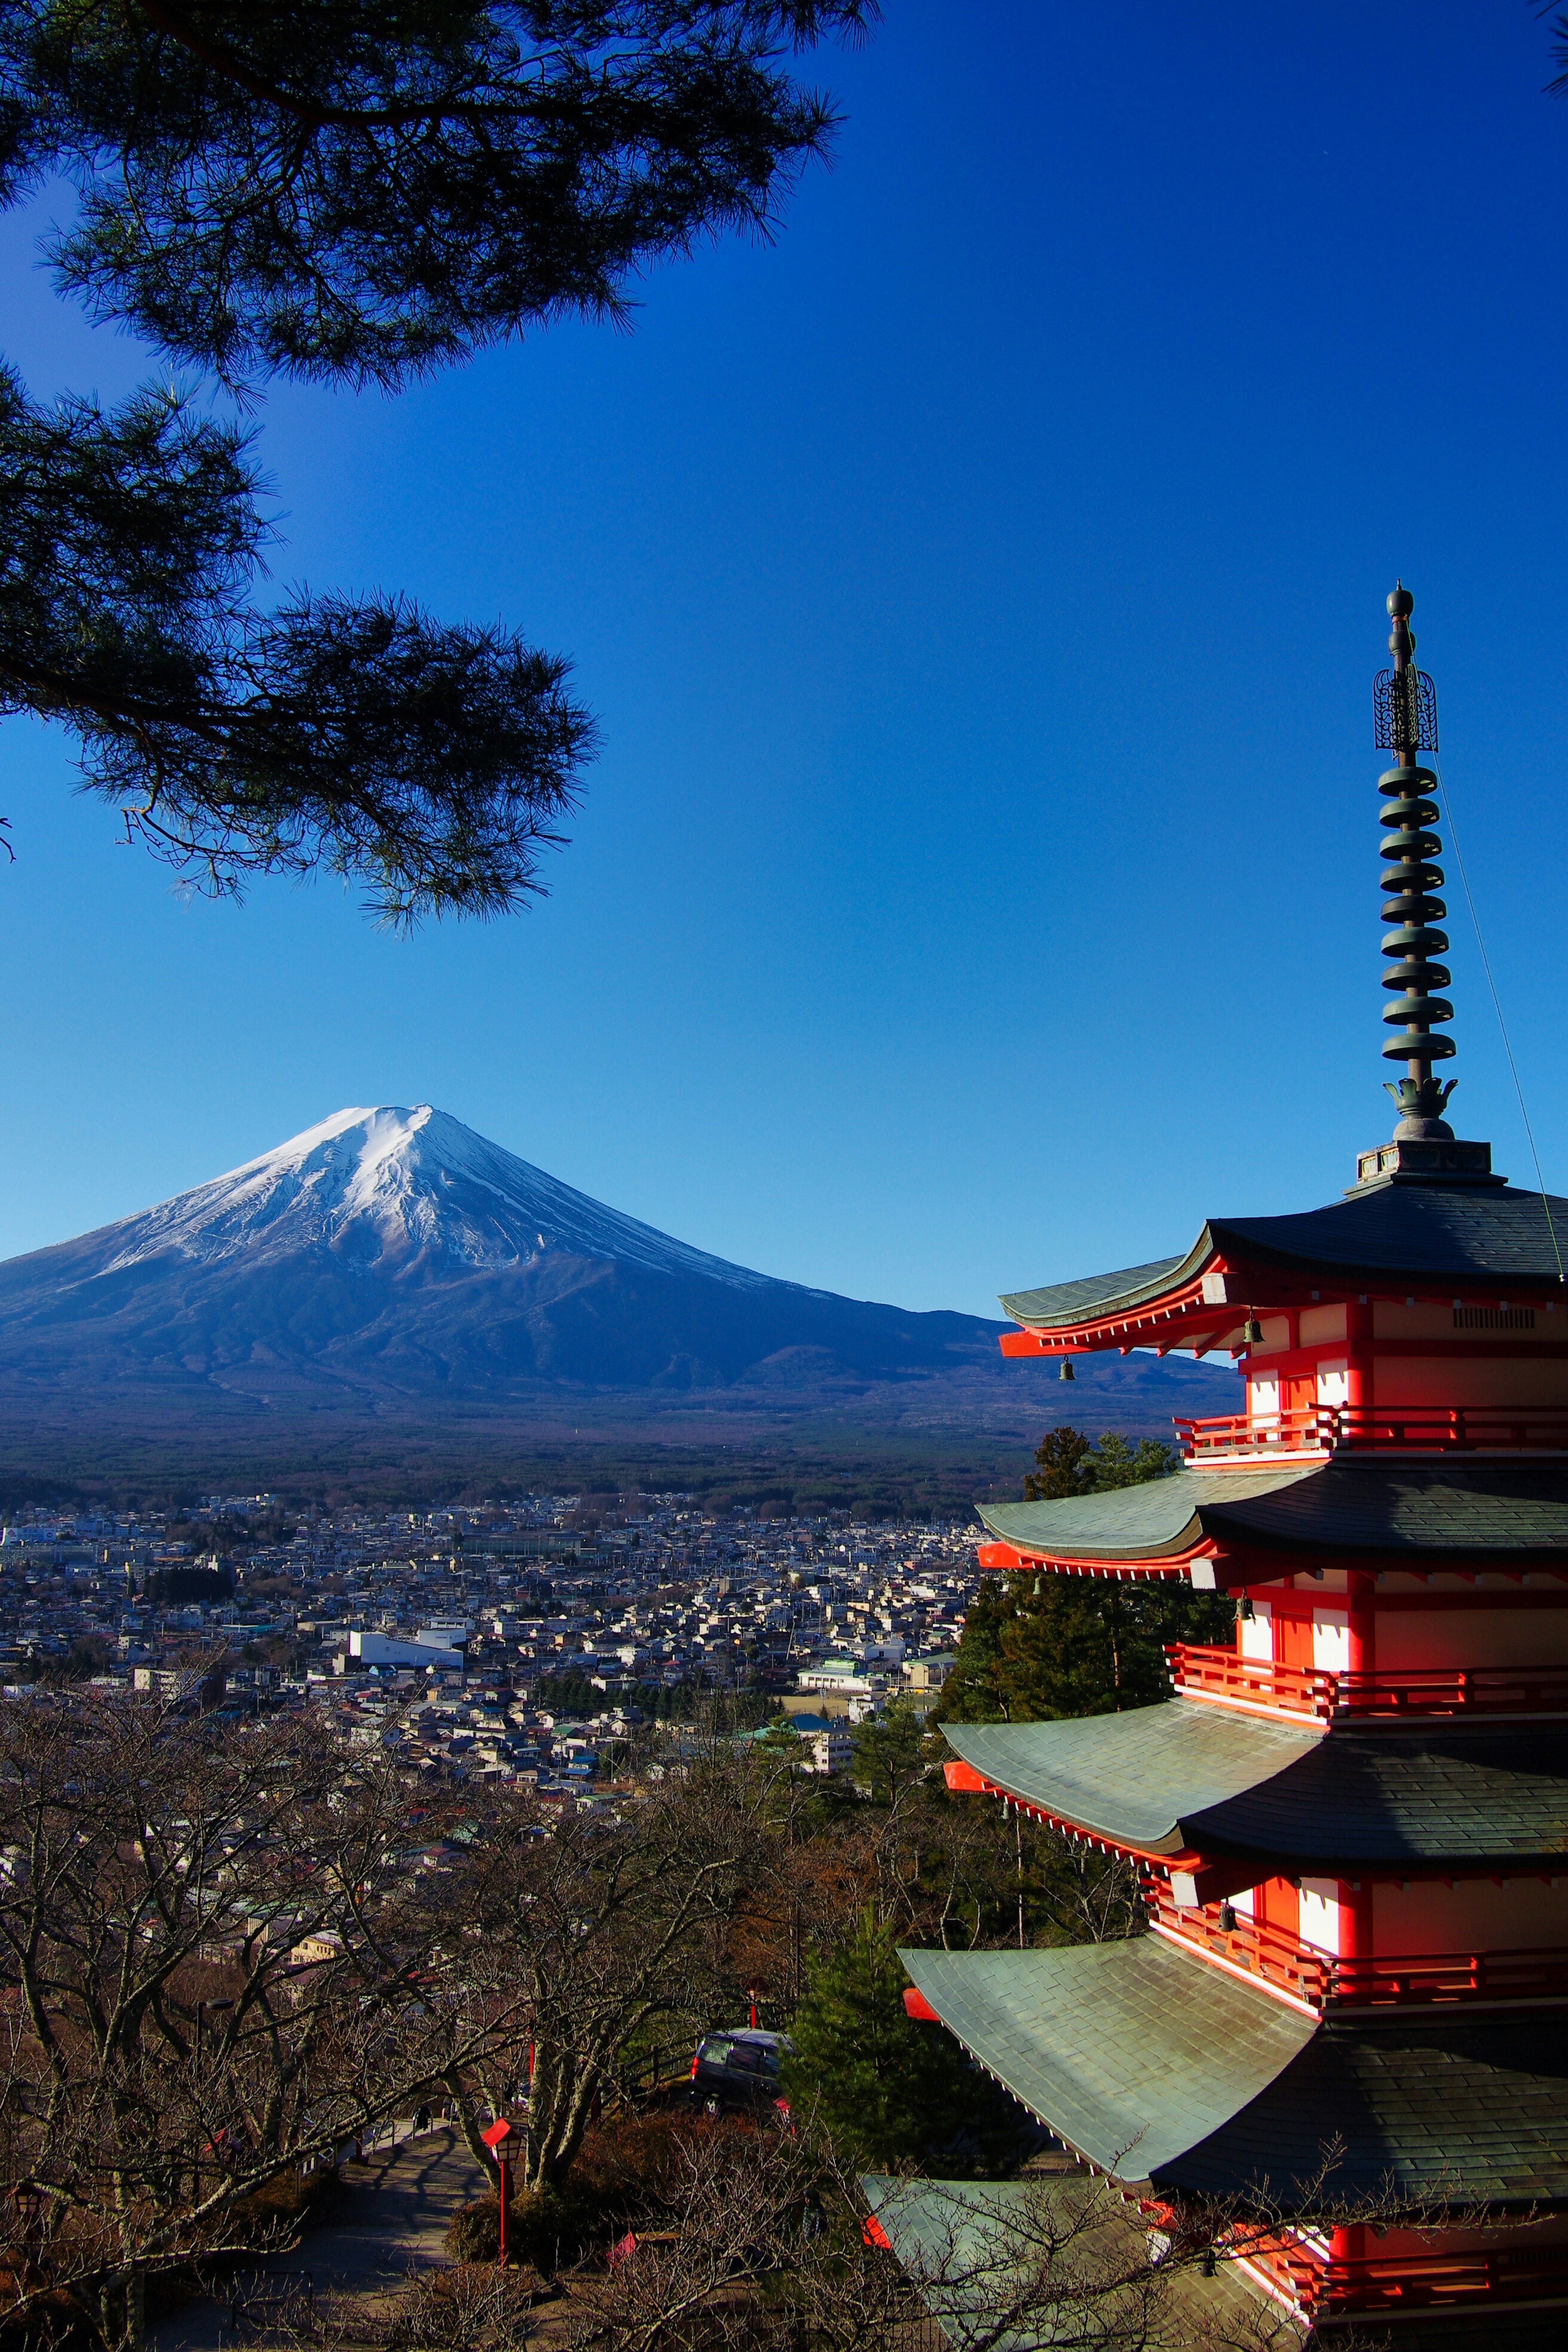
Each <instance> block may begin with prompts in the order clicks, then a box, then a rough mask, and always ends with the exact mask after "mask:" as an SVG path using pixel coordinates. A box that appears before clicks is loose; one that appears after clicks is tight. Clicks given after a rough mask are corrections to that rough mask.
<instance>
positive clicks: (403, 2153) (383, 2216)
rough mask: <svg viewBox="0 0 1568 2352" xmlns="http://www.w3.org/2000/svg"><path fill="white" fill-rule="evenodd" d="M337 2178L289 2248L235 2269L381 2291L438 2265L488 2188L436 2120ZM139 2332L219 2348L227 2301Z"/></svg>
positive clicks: (176, 2348)
mask: <svg viewBox="0 0 1568 2352" xmlns="http://www.w3.org/2000/svg"><path fill="white" fill-rule="evenodd" d="M342 2177H343V2181H344V2184H345V2189H346V2194H345V2195H344V2196H343V2198H342V2200H341V2201H340V2202H339V2204H338V2205H337V2206H336V2207H335V2208H334V2209H333V2213H332V2218H331V2221H329V2222H326V2223H325V2224H323V2226H322V2227H321V2228H320V2229H317V2230H311V2231H307V2233H306V2234H305V2236H304V2237H303V2238H301V2240H300V2243H299V2245H298V2246H297V2247H296V2248H295V2249H294V2251H293V2252H291V2253H287V2254H276V2255H269V2256H266V2257H264V2258H263V2260H262V2261H261V2262H259V2263H258V2264H257V2265H256V2269H255V2271H254V2272H247V2273H244V2276H245V2278H246V2279H247V2281H248V2280H250V2279H253V2278H255V2277H257V2276H258V2274H265V2275H268V2276H271V2277H274V2278H276V2279H277V2283H278V2284H279V2287H281V2286H283V2285H284V2284H286V2281H285V2279H284V2278H282V2277H281V2276H279V2273H292V2274H293V2275H294V2276H295V2277H297V2276H298V2274H299V2273H300V2272H302V2271H309V2272H310V2279H311V2284H312V2285H313V2287H314V2290H315V2292H316V2294H319V2295H320V2294H369V2295H376V2294H385V2293H387V2292H388V2291H390V2290H392V2289H395V2287H397V2286H399V2285H400V2284H402V2282H403V2280H404V2279H405V2277H406V2275H407V2273H408V2272H409V2271H410V2270H427V2269H436V2268H440V2267H442V2266H443V2265H444V2264H445V2263H446V2262H447V2250H446V2246H445V2243H444V2240H445V2237H446V2233H447V2222H448V2221H450V2220H451V2218H452V2214H453V2212H454V2210H456V2208H457V2207H458V2206H459V2205H467V2204H468V2203H470V2202H471V2201H472V2200H473V2199H474V2198H476V2197H478V2196H479V2194H480V2192H481V2190H482V2189H484V2188H485V2187H486V2186H487V2183H486V2181H485V2179H484V2176H483V2174H482V2173H481V2172H480V2169H479V2166H478V2165H477V2164H476V2163H475V2162H474V2160H473V2158H472V2157H471V2156H470V2155H469V2154H468V2149H467V2148H466V2147H464V2145H463V2142H462V2139H461V2137H459V2135H458V2133H457V2132H456V2131H453V2130H449V2129H447V2127H446V2126H439V2127H437V2129H436V2130H435V2131H430V2132H425V2133H422V2134H421V2135H420V2136H419V2137H417V2138H405V2139H403V2140H401V2141H399V2143H398V2145H397V2147H396V2148H395V2150H391V2151H389V2150H386V2149H384V2148H383V2149H378V2150H376V2151H375V2152H374V2154H373V2155H371V2157H370V2158H369V2159H368V2161H367V2162H365V2163H363V2164H353V2163H350V2164H347V2165H345V2166H344V2168H343V2175H342ZM147 2334H148V2340H149V2343H150V2344H151V2345H152V2346H153V2347H155V2352H220V2347H225V2352H226V2347H229V2346H231V2345H232V2344H233V2343H234V2342H235V2341H236V2338H235V2336H234V2335H233V2332H232V2330H231V2327H230V2325H229V2306H228V2303H227V2301H226V2300H225V2301H222V2302H216V2301H207V2300H204V2301H202V2302H200V2303H188V2304H186V2305H184V2307H183V2308H182V2309H181V2310H179V2311H174V2312H171V2313H170V2314H169V2315H168V2317H167V2318H166V2319H162V2320H159V2321H158V2322H157V2324H156V2325H155V2326H151V2327H149V2329H148V2331H147ZM241 2340H243V2341H244V2342H246V2343H247V2344H252V2345H253V2344H255V2343H256V2341H257V2331H256V2330H254V2329H249V2328H247V2329H246V2330H245V2331H244V2332H243V2336H242V2339H241Z"/></svg>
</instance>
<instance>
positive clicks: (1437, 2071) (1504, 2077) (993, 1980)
mask: <svg viewBox="0 0 1568 2352" xmlns="http://www.w3.org/2000/svg"><path fill="white" fill-rule="evenodd" d="M899 1958H900V1960H901V1961H902V1963H903V1965H904V1968H905V1969H906V1970H907V1971H908V1973H909V1975H910V1979H911V1980H912V1981H913V1983H914V1984H915V1986H916V1987H917V1989H918V1990H919V1991H920V1992H921V1995H922V1996H923V1998H924V1999H925V2000H927V2001H929V2003H930V2004H931V2008H932V2009H933V2010H934V2011H936V2013H937V2015H938V2017H939V2018H940V2019H941V2020H942V2023H943V2024H944V2025H945V2026H946V2027H947V2028H948V2030H949V2032H952V2034H953V2035H954V2036H955V2037H956V2038H957V2040H958V2041H959V2042H962V2043H963V2047H964V2048H965V2049H966V2050H967V2051H969V2053H971V2055H972V2056H973V2057H974V2058H975V2059H976V2060H977V2061H978V2063H980V2064H981V2065H982V2066H983V2067H984V2069H985V2070H986V2072H987V2073H988V2074H992V2075H994V2077H995V2078H996V2080H997V2081H998V2082H1000V2083H1001V2084H1004V2086H1005V2088H1006V2089H1007V2090H1008V2091H1010V2092H1011V2093H1012V2095H1013V2096H1014V2097H1015V2098H1016V2099H1018V2100H1019V2101H1021V2103H1022V2104H1023V2105H1025V2106H1026V2107H1028V2108H1029V2109H1030V2111H1031V2112H1032V2113H1033V2114H1035V2115H1036V2116H1038V2117H1039V2118H1040V2120H1041V2121H1042V2122H1043V2123H1045V2124H1047V2126H1049V2128H1050V2129H1051V2130H1052V2131H1053V2132H1055V2133H1056V2134H1057V2135H1058V2137H1060V2138H1061V2139H1063V2140H1065V2141H1066V2142H1067V2144H1068V2147H1070V2148H1072V2149H1073V2150H1074V2151H1075V2153H1077V2154H1078V2155H1079V2156H1080V2157H1081V2158H1084V2159H1086V2160H1087V2161H1088V2162H1089V2163H1090V2164H1093V2165H1097V2166H1099V2167H1100V2168H1101V2169H1102V2170H1103V2171H1105V2172H1107V2173H1109V2174H1110V2175H1111V2177H1112V2178H1113V2179H1119V2180H1121V2181H1122V2182H1124V2183H1126V2184H1127V2185H1128V2186H1133V2185H1135V2184H1142V2183H1143V2182H1152V2184H1153V2186H1154V2187H1156V2188H1158V2189H1166V2190H1176V2189H1181V2190H1185V2191H1188V2192H1190V2193H1199V2194H1206V2195H1212V2196H1224V2197H1235V2198H1238V2199H1241V2200H1247V2198H1248V2196H1250V2195H1258V2194H1259V2193H1267V2195H1268V2201H1269V2203H1270V2204H1271V2205H1274V2206H1278V2205H1279V2204H1283V2205H1284V2206H1285V2207H1286V2208H1287V2209H1289V2206H1290V2205H1291V2204H1292V2203H1293V2202H1295V2201H1297V2200H1300V2201H1301V2203H1302V2205H1303V2207H1304V2209H1305V2210H1313V2209H1316V2210H1321V2208H1322V2206H1323V2204H1324V2203H1325V2201H1327V2200H1336V2199H1345V2200H1354V2199H1362V2198H1372V2199H1375V2200H1377V2202H1378V2204H1379V2206H1380V2207H1381V2208H1382V2209H1383V2210H1389V2209H1390V2208H1397V2207H1398V2206H1400V2205H1401V2204H1418V2203H1423V2202H1426V2201H1428V2200H1432V2199H1440V2200H1453V2201H1458V2202H1459V2203H1462V2204H1464V2205H1466V2206H1468V2207H1483V2206H1484V2207H1486V2208H1488V2209H1489V2210H1499V2209H1505V2210H1509V2209H1518V2208H1521V2207H1522V2208H1529V2207H1531V2206H1537V2207H1539V2206H1549V2205H1561V2204H1563V2202H1564V2201H1568V2103H1565V2102H1564V2100H1563V2095H1562V2086H1563V2081H1564V2079H1568V2012H1565V2011H1562V2010H1542V2011H1538V2012H1535V2013H1533V2014H1532V2015H1531V2017H1530V2019H1529V2022H1528V2029H1527V2030H1526V2031H1524V2032H1521V2022H1522V2021H1521V2016H1520V2014H1519V2012H1517V2011H1514V2012H1510V2013H1509V2014H1508V2015H1506V2016H1500V2015H1497V2014H1491V2015H1484V2014H1477V2013H1472V2014H1461V2013H1459V2012H1457V2011H1448V2012H1447V2013H1445V2014H1443V2015H1441V2016H1434V2015H1433V2014H1431V2013H1430V2012H1426V2013H1423V2014H1420V2015H1412V2014H1409V2013H1403V2014H1401V2013H1390V2014H1388V2015H1386V2016H1383V2017H1379V2018H1378V2019H1377V2020H1375V2021H1363V2022H1358V2023H1357V2024H1355V2025H1353V2026H1352V2025H1350V2024H1348V2023H1337V2024H1334V2025H1331V2026H1325V2025H1324V2024H1322V2023H1321V2021H1319V2020H1317V2019H1316V2018H1313V2017H1311V2016H1310V2015H1303V2014H1301V2013H1300V2012H1299V2011H1297V2010H1295V2009H1294V2008H1291V2007H1288V2006H1287V2005H1286V2004H1285V2002H1283V2001H1282V2000H1276V1999H1275V1998H1273V1997H1272V1996H1271V1995H1269V1994H1268V1992H1265V1991H1263V1990H1259V1989H1258V1988H1257V1987H1254V1986H1251V1985H1248V1984H1247V1983H1245V1982H1243V1981H1241V1980H1240V1979H1236V1978H1233V1977H1231V1976H1229V1975H1227V1974H1226V1972H1225V1971H1224V1970H1222V1969H1217V1968H1214V1967H1212V1966H1210V1965H1209V1964H1208V1963H1207V1962H1206V1961H1205V1960H1203V1959H1202V1958H1198V1957H1196V1956H1194V1955H1192V1954H1188V1953H1185V1952H1184V1951H1182V1950H1181V1949H1180V1948H1178V1947H1176V1946H1175V1945H1174V1944H1173V1943H1172V1942H1171V1941H1170V1940H1169V1939H1168V1938H1166V1937H1163V1936H1139V1937H1131V1939H1129V1940H1128V1941H1126V1942H1121V1943H1110V1944H1079V1945H1069V1946H1068V1947H1066V1948H1058V1949H1056V1950H1047V1951H1024V1952H1016V1951H1014V1952H1009V1951H995V1952H927V1951H910V1950H901V1951H900V1954H899Z"/></svg>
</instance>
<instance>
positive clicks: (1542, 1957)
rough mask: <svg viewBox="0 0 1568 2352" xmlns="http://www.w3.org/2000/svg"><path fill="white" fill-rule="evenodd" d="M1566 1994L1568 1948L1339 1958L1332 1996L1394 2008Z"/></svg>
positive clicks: (1353, 2004)
mask: <svg viewBox="0 0 1568 2352" xmlns="http://www.w3.org/2000/svg"><path fill="white" fill-rule="evenodd" d="M1565 1997H1568V1951H1563V1950H1562V1949H1557V1950H1555V1951H1554V1950H1552V1948H1550V1947H1548V1946H1538V1947H1536V1948H1533V1949H1521V1950H1518V1951H1512V1952H1416V1953H1408V1952H1403V1953H1401V1952H1388V1953H1383V1952H1380V1953H1376V1954H1374V1955H1373V1956H1372V1957H1371V1958H1364V1959H1354V1960H1349V1959H1336V1960H1335V1961H1334V1963H1333V1976H1332V1982H1331V1989H1330V1993H1329V1998H1330V2000H1331V2001H1334V2002H1336V2003H1338V2004H1340V2005H1341V2006H1342V2007H1345V2008H1349V2009H1394V2008H1404V2007H1406V2006H1408V2005H1411V2004H1414V2003H1417V2002H1422V2001H1453V2000H1563V1998H1565Z"/></svg>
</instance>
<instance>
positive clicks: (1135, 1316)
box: [1001, 1185, 1568, 1351]
mask: <svg viewBox="0 0 1568 2352" xmlns="http://www.w3.org/2000/svg"><path fill="white" fill-rule="evenodd" d="M1549 1210H1550V1211H1552V1212H1555V1217H1554V1219H1551V1220H1549V1215H1548V1212H1549ZM1564 1224H1568V1201H1558V1200H1553V1201H1552V1202H1543V1201H1542V1195H1541V1194H1540V1193H1538V1192H1520V1191H1517V1190H1515V1189H1514V1188H1513V1187H1511V1186H1502V1187H1500V1188H1498V1189H1497V1190H1482V1191H1477V1190H1475V1189H1467V1188H1466V1187H1464V1186H1455V1187H1453V1188H1445V1187H1442V1186H1410V1187H1404V1188H1401V1187H1397V1186H1388V1185H1384V1186H1376V1187H1373V1188H1372V1190H1371V1191H1370V1192H1358V1193H1355V1194H1352V1196H1350V1197H1349V1198H1347V1199H1345V1200H1342V1201H1337V1202H1330V1203H1328V1204H1327V1205H1326V1206H1325V1207H1323V1208H1321V1209H1310V1210H1306V1211H1303V1212H1300V1213H1296V1214H1292V1215H1289V1216H1280V1217H1224V1218H1212V1217H1211V1218H1210V1219H1208V1220H1207V1222H1206V1223H1205V1225H1204V1227H1203V1229H1202V1231H1201V1232H1200V1233H1199V1234H1198V1236H1197V1238H1196V1240H1195V1241H1194V1243H1193V1244H1192V1246H1191V1248H1190V1249H1188V1250H1187V1251H1185V1252H1184V1254H1182V1255H1179V1256H1176V1257H1169V1258H1157V1259H1153V1260H1151V1261H1150V1262H1149V1263H1148V1264H1146V1265H1136V1266H1125V1267H1122V1268H1121V1269H1119V1270H1117V1271H1115V1272H1112V1273H1108V1274H1104V1275H1095V1276H1087V1277H1084V1278H1080V1279H1079V1280H1076V1281H1073V1282H1065V1283H1056V1284H1050V1285H1047V1286H1045V1287H1043V1288H1040V1289H1035V1290H1023V1291H1015V1292H1010V1293H1007V1294H1005V1296H1004V1297H1003V1298H1002V1302H1001V1303H1002V1306H1003V1307H1004V1308H1005V1311H1006V1312H1007V1314H1009V1315H1010V1316H1011V1317H1012V1318H1013V1319H1014V1321H1015V1322H1016V1323H1019V1324H1021V1325H1022V1326H1023V1327H1024V1330H1025V1332H1026V1333H1028V1334H1030V1335H1034V1336H1036V1337H1038V1338H1040V1339H1053V1340H1055V1341H1057V1342H1058V1344H1059V1345H1062V1346H1067V1345H1068V1344H1070V1345H1071V1346H1072V1347H1073V1348H1075V1349H1083V1350H1086V1351H1087V1350H1092V1349H1098V1348H1110V1347H1133V1346H1148V1345H1151V1344H1160V1343H1162V1342H1163V1343H1164V1344H1167V1345H1176V1344H1187V1343H1188V1342H1189V1341H1190V1340H1191V1339H1193V1338H1194V1336H1195V1338H1196V1339H1199V1340H1201V1341H1202V1342H1203V1344H1204V1346H1205V1348H1206V1347H1212V1346H1215V1345H1216V1344H1218V1342H1219V1340H1220V1339H1221V1338H1222V1337H1223V1336H1224V1333H1225V1331H1226V1328H1228V1327H1229V1326H1230V1325H1231V1324H1234V1323H1235V1321H1236V1320H1237V1310H1239V1311H1240V1312H1241V1313H1245V1312H1246V1311H1247V1309H1248V1308H1251V1307H1263V1308H1267V1307H1269V1306H1271V1305H1286V1304H1289V1303H1290V1302H1291V1301H1292V1300H1293V1299H1302V1300H1304V1299H1307V1298H1310V1297H1311V1296H1312V1294H1313V1292H1317V1293H1319V1294H1324V1293H1327V1294H1330V1295H1337V1296H1340V1297H1361V1296H1363V1295H1367V1296H1371V1295H1373V1294H1377V1293H1379V1292H1381V1293H1384V1294H1394V1293H1397V1294H1400V1295H1405V1294H1407V1293H1408V1292H1409V1290H1410V1289H1411V1287H1412V1286H1415V1289H1416V1290H1420V1289H1421V1288H1422V1287H1423V1286H1426V1285H1428V1284H1430V1285H1435V1286H1436V1288H1437V1290H1438V1291H1439V1292H1441V1293H1446V1294H1448V1295H1464V1294H1466V1293H1472V1292H1473V1293H1479V1294H1481V1295H1484V1296H1486V1297H1491V1296H1492V1295H1493V1294H1494V1293H1495V1292H1496V1291H1497V1290H1498V1289H1499V1288H1500V1286H1505V1285H1506V1286H1510V1288H1511V1289H1513V1290H1515V1291H1518V1290H1520V1289H1521V1288H1522V1289H1523V1290H1524V1291H1527V1292H1529V1291H1537V1292H1540V1293H1541V1294H1542V1295H1543V1296H1544V1297H1548V1298H1554V1297H1559V1296H1561V1290H1562V1285H1561V1282H1560V1279H1559V1276H1558V1274H1557V1269H1556V1260H1555V1255H1554V1251H1553V1247H1552V1231H1553V1229H1554V1225H1555V1226H1561V1225H1564ZM1216 1273H1218V1274H1220V1276H1221V1277H1222V1278H1221V1279H1220V1280H1219V1281H1218V1282H1217V1283H1216V1282H1215V1280H1214V1278H1213V1277H1214V1276H1215V1274H1216ZM1205 1275H1207V1276H1210V1281H1209V1284H1208V1286H1207V1287H1208V1288H1209V1290H1210V1291H1211V1293H1217V1295H1211V1296H1208V1297H1205V1279H1204V1277H1205ZM1233 1277H1235V1278H1234V1279H1233ZM1270 1277H1272V1280H1273V1286H1274V1287H1273V1290H1272V1293H1271V1288H1270ZM1243 1294H1246V1295H1245V1296H1244V1295H1243ZM1227 1306H1228V1307H1230V1308H1231V1309H1232V1312H1231V1313H1230V1314H1229V1315H1228V1316H1227V1315H1226V1314H1225V1312H1224V1309H1225V1308H1226V1307H1227ZM1006 1344H1007V1341H1006V1339H1004V1342H1003V1345H1004V1347H1005V1346H1006Z"/></svg>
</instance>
